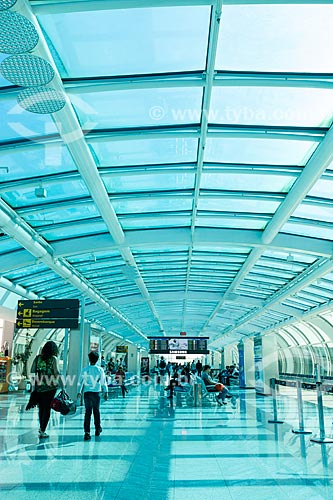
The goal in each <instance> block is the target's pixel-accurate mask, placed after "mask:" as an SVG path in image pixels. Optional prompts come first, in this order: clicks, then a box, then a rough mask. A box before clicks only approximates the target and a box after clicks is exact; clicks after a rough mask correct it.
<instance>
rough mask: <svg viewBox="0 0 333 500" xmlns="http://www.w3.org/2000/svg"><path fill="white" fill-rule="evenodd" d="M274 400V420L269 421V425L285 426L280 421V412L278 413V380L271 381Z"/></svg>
mask: <svg viewBox="0 0 333 500" xmlns="http://www.w3.org/2000/svg"><path fill="white" fill-rule="evenodd" d="M270 385H271V391H272V398H273V420H268V423H269V424H283V423H284V422H283V421H282V420H279V419H278V411H277V400H276V379H275V378H271V380H270Z"/></svg>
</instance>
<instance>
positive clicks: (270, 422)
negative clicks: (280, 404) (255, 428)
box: [267, 420, 284, 424]
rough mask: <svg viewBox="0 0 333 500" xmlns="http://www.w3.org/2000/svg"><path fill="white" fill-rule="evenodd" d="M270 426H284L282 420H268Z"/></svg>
mask: <svg viewBox="0 0 333 500" xmlns="http://www.w3.org/2000/svg"><path fill="white" fill-rule="evenodd" d="M267 422H268V423H269V424H284V422H283V421H282V420H267Z"/></svg>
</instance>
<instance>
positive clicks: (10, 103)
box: [0, 94, 57, 141]
mask: <svg viewBox="0 0 333 500" xmlns="http://www.w3.org/2000/svg"><path fill="white" fill-rule="evenodd" d="M11 95H13V94H11ZM0 115H1V117H2V120H1V121H0V140H1V141H8V140H15V139H22V138H31V137H39V136H45V135H47V134H55V133H56V132H57V129H56V126H55V125H54V123H53V121H52V120H51V118H50V116H49V115H39V114H36V113H29V112H28V111H25V110H24V109H23V108H21V106H19V105H18V104H17V100H16V98H15V99H10V98H9V96H8V97H7V98H6V99H4V98H1V99H0Z"/></svg>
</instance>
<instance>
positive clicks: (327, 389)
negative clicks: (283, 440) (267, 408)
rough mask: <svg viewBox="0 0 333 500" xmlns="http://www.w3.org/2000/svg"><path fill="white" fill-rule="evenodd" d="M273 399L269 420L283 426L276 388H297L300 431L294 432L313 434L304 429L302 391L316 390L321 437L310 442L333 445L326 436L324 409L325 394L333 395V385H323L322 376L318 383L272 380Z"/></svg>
mask: <svg viewBox="0 0 333 500" xmlns="http://www.w3.org/2000/svg"><path fill="white" fill-rule="evenodd" d="M270 385H271V391H272V398H273V419H272V420H268V423H271V424H282V423H283V421H282V420H279V418H278V411H277V391H276V386H277V385H281V386H285V387H296V388H297V408H298V423H299V426H298V429H293V431H292V432H294V433H295V434H311V433H312V431H310V430H306V429H305V428H304V413H303V398H302V389H305V390H309V389H310V390H316V391H317V405H318V426H319V436H318V437H313V438H311V439H310V441H312V442H314V443H320V444H326V443H333V439H332V438H330V437H327V436H326V435H325V419H324V407H323V393H328V394H332V393H333V385H332V384H323V383H322V381H321V379H320V376H319V375H318V377H317V382H316V383H311V382H301V381H300V380H296V381H295V380H277V379H275V378H272V379H270Z"/></svg>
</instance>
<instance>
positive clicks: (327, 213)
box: [293, 185, 333, 222]
mask: <svg viewBox="0 0 333 500" xmlns="http://www.w3.org/2000/svg"><path fill="white" fill-rule="evenodd" d="M332 187H333V185H332ZM293 217H300V218H302V219H309V220H319V221H326V222H333V207H330V206H327V205H326V206H324V205H320V204H318V205H316V204H315V203H302V204H301V205H299V206H298V207H297V208H296V210H295V212H294V213H293Z"/></svg>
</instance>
